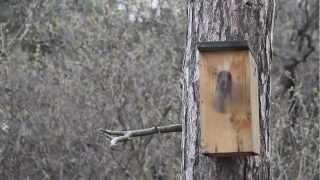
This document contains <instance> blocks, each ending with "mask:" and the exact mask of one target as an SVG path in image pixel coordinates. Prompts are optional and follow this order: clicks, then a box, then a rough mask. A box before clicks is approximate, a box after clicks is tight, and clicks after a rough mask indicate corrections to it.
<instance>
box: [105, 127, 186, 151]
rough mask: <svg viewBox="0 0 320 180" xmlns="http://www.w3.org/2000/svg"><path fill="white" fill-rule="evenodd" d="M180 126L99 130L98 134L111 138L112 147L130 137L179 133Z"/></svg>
mask: <svg viewBox="0 0 320 180" xmlns="http://www.w3.org/2000/svg"><path fill="white" fill-rule="evenodd" d="M181 131H182V125H181V124H171V125H167V126H154V127H152V128H146V129H137V130H126V131H114V130H109V129H100V132H102V133H105V134H106V135H107V137H109V138H111V141H110V146H111V147H113V146H115V145H117V143H119V142H122V141H127V140H129V139H130V138H131V137H141V136H149V135H153V134H161V133H171V132H181Z"/></svg>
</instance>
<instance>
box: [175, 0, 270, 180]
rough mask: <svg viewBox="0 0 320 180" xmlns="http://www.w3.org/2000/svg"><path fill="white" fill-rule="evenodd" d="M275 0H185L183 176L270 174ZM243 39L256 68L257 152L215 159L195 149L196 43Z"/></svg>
mask: <svg viewBox="0 0 320 180" xmlns="http://www.w3.org/2000/svg"><path fill="white" fill-rule="evenodd" d="M274 6H275V4H274V0H228V1H226V0H198V1H195V0H188V2H187V15H188V33H187V42H186V51H185V58H184V61H183V78H182V114H181V120H182V125H183V126H182V127H183V128H182V149H183V155H182V179H183V180H194V179H199V180H208V179H217V180H228V179H232V180H233V179H249V180H250V179H252V180H257V179H263V180H264V179H270V162H269V161H270V136H269V125H268V122H269V119H268V114H269V107H270V105H269V95H270V76H269V73H270V62H271V41H272V26H273V24H272V23H273V11H274ZM217 40H247V41H248V42H249V47H250V49H251V51H252V53H253V56H254V58H255V60H256V63H257V64H258V70H259V94H260V129H261V137H260V138H261V154H260V156H256V157H232V158H231V157H230V158H214V157H208V156H205V155H203V154H201V153H200V114H199V70H198V66H199V55H198V53H197V42H199V41H217Z"/></svg>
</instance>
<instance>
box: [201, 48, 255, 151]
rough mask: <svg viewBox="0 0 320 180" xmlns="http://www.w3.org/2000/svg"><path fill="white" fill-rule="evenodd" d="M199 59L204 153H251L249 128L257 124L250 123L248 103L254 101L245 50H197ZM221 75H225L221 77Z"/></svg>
mask: <svg viewBox="0 0 320 180" xmlns="http://www.w3.org/2000/svg"><path fill="white" fill-rule="evenodd" d="M200 58H201V59H200V116H201V149H202V151H203V153H208V154H217V155H218V154H237V153H239V154H245V153H252V152H253V144H252V143H253V140H252V137H253V133H252V127H253V126H256V125H255V124H254V125H253V124H252V123H251V116H252V114H251V103H254V102H251V100H250V97H251V86H250V83H251V82H250V77H248V74H249V75H250V68H248V61H249V53H248V51H246V50H241V51H219V52H200ZM221 72H223V73H221ZM226 72H230V74H229V73H226ZM223 74H224V78H221V77H223ZM230 76H231V81H232V83H231V85H232V86H231V90H230V91H229V88H228V85H229V84H228V83H226V82H228V81H229V80H230ZM219 87H220V89H219ZM219 90H220V91H219Z"/></svg>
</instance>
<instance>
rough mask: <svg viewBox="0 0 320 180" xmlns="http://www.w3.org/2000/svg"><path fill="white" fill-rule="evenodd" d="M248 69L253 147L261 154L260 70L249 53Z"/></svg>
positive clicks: (255, 151) (254, 150)
mask: <svg viewBox="0 0 320 180" xmlns="http://www.w3.org/2000/svg"><path fill="white" fill-rule="evenodd" d="M248 66H249V67H248V69H250V74H248V76H249V77H250V92H251V94H250V95H251V98H250V99H251V112H252V118H251V119H252V124H251V125H252V128H251V129H252V145H253V152H254V153H256V154H260V119H259V111H260V109H259V84H258V68H257V65H256V63H255V60H254V58H253V56H252V55H251V53H249V62H248Z"/></svg>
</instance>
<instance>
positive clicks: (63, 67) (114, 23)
mask: <svg viewBox="0 0 320 180" xmlns="http://www.w3.org/2000/svg"><path fill="white" fill-rule="evenodd" d="M185 6H186V4H185V1H183V0H177V1H170V0H133V1H127V0H108V1H104V0H55V1H52V0H24V1H21V0H0V42H1V43H0V94H1V95H0V179H4V180H5V179H8V180H11V179H12V180H16V179H28V180H29V179H30V180H38V179H39V180H42V179H60V180H62V179H77V180H78V179H79V180H82V179H83V180H87V179H108V180H109V179H110V180H121V179H133V180H140V179H141V180H142V179H146V180H147V179H148V180H149V179H155V180H165V179H178V178H179V173H180V158H181V149H180V148H181V146H180V134H167V135H161V136H157V135H155V136H151V137H146V138H137V139H134V140H133V141H128V142H126V143H124V144H123V145H120V146H118V147H116V148H115V149H113V150H111V149H110V148H109V144H108V141H106V139H105V137H104V136H102V135H100V134H99V132H98V129H99V128H108V129H137V128H144V127H150V126H154V125H166V124H171V123H179V106H180V97H179V96H180V92H179V91H180V87H179V78H180V75H181V74H180V72H181V61H182V58H183V53H184V46H185V38H186V30H187V28H186V23H187V21H186V10H185ZM319 97H320V92H319V2H318V1H317V0H305V1H303V0H292V1H286V0H277V7H276V19H275V29H274V58H273V65H272V97H271V98H272V104H271V113H270V117H271V118H270V128H271V137H272V147H271V148H272V154H271V157H272V175H273V178H274V179H299V180H300V179H301V180H302V179H306V180H308V179H313V180H318V179H319V171H318V170H319V145H318V144H319V142H320V138H319V120H318V117H319Z"/></svg>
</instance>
